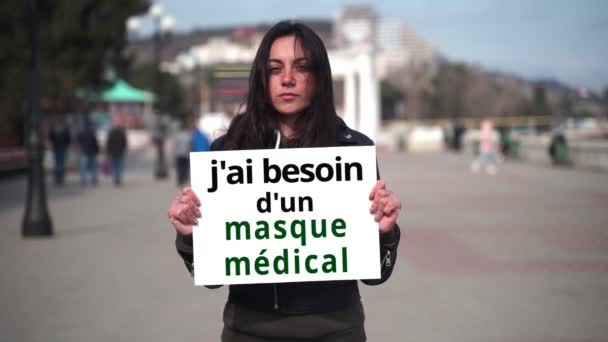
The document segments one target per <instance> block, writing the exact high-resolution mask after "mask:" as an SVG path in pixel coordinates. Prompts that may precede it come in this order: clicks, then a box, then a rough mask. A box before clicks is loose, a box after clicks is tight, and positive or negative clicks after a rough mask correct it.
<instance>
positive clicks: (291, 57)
mask: <svg viewBox="0 0 608 342" xmlns="http://www.w3.org/2000/svg"><path fill="white" fill-rule="evenodd" d="M310 62H311V61H310V60H309V59H308V58H307V57H306V55H305V54H304V51H302V46H301V45H300V43H299V42H296V39H295V36H285V37H280V38H277V39H276V40H275V41H274V42H273V43H272V46H271V48H270V57H269V58H268V84H269V86H270V99H271V101H272V105H273V106H274V108H275V109H276V110H277V111H278V112H279V113H281V114H283V115H286V116H294V119H295V117H296V115H298V114H299V113H300V112H301V111H302V110H304V109H306V108H307V107H308V106H309V105H310V100H311V98H312V94H313V90H314V84H313V82H314V80H313V75H312V73H311V72H310Z"/></svg>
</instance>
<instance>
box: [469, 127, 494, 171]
mask: <svg viewBox="0 0 608 342" xmlns="http://www.w3.org/2000/svg"><path fill="white" fill-rule="evenodd" d="M496 162H497V159H496V142H495V139H494V126H493V125H492V121H490V120H488V119H485V120H483V121H482V122H481V128H480V130H479V157H478V158H477V159H475V160H474V161H473V164H472V165H471V170H472V171H473V172H475V173H478V172H479V171H480V169H481V168H484V169H485V171H486V172H487V173H488V174H489V175H495V174H496V172H498V168H497V166H496Z"/></svg>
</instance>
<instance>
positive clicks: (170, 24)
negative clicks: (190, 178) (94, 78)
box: [127, 3, 175, 179]
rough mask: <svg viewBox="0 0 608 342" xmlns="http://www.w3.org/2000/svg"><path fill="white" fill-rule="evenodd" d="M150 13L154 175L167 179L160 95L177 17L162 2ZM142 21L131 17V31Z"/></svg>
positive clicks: (150, 10) (129, 23)
mask: <svg viewBox="0 0 608 342" xmlns="http://www.w3.org/2000/svg"><path fill="white" fill-rule="evenodd" d="M148 15H149V16H150V17H151V18H152V20H153V22H154V79H153V87H154V93H155V95H156V99H155V102H154V111H155V113H156V123H155V128H154V144H155V146H156V163H155V166H154V176H155V177H156V178H157V179H166V178H167V177H168V169H167V161H166V158H165V134H166V127H165V126H164V124H163V122H162V117H161V110H162V108H160V105H159V101H158V99H159V97H160V93H161V89H160V88H161V71H160V63H161V50H162V48H163V45H164V44H165V43H166V42H167V40H168V37H169V35H170V34H171V32H172V31H173V28H174V26H175V18H173V17H172V16H168V15H165V14H164V10H163V8H162V6H161V5H160V4H157V3H155V4H153V5H152V6H150V9H149V10H148ZM140 26H141V25H140V22H139V21H138V19H137V18H130V19H129V20H128V21H127V28H128V29H129V30H130V31H137V30H139V28H140Z"/></svg>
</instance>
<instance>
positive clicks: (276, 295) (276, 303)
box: [272, 284, 279, 311]
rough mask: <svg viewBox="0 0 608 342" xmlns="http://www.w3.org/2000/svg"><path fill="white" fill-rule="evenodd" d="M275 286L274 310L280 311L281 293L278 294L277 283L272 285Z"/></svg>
mask: <svg viewBox="0 0 608 342" xmlns="http://www.w3.org/2000/svg"><path fill="white" fill-rule="evenodd" d="M272 286H273V287H274V310H275V311H279V295H278V294H277V284H273V285H272Z"/></svg>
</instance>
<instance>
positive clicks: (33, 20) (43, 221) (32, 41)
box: [21, 0, 53, 237]
mask: <svg viewBox="0 0 608 342" xmlns="http://www.w3.org/2000/svg"><path fill="white" fill-rule="evenodd" d="M37 5H38V4H37V0H28V2H27V7H28V41H29V46H30V51H29V56H28V57H29V68H30V101H29V102H30V118H29V125H28V131H27V147H28V161H29V165H28V169H27V173H28V177H27V180H28V182H27V198H26V202H25V213H24V215H23V222H22V225H21V234H22V235H23V236H24V237H28V236H51V235H53V223H52V222H51V216H50V215H49V210H48V205H47V197H46V185H45V179H44V170H43V168H42V137H41V134H40V121H39V120H40V118H39V116H40V74H39V70H38V8H37Z"/></svg>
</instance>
